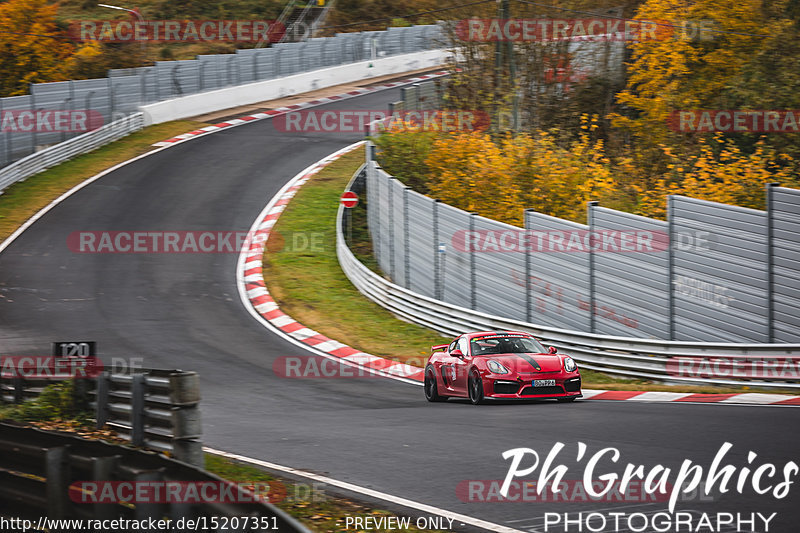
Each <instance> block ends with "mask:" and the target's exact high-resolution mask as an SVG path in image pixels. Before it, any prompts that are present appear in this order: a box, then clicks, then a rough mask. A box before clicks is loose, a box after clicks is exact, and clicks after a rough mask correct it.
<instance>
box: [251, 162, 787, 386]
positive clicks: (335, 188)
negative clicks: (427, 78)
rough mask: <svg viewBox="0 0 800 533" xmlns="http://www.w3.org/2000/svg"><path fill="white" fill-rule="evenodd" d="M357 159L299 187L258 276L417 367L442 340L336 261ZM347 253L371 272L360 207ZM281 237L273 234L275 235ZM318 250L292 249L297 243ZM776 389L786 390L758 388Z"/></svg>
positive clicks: (326, 324) (293, 308)
mask: <svg viewBox="0 0 800 533" xmlns="http://www.w3.org/2000/svg"><path fill="white" fill-rule="evenodd" d="M363 161H364V150H363V149H359V150H356V151H355V152H352V153H350V154H348V155H346V156H344V157H342V158H340V159H339V160H337V161H335V162H333V163H331V164H330V165H328V166H327V167H325V168H324V169H323V170H322V171H321V172H319V173H318V174H316V175H315V176H314V177H313V178H311V180H310V181H309V182H308V183H306V184H305V185H304V186H303V187H302V188H301V189H300V190H299V191H298V193H297V195H296V196H295V197H294V199H293V200H292V202H291V203H290V204H289V206H288V207H287V208H286V210H285V211H284V212H283V214H282V215H281V217H280V219H278V223H277V224H276V225H275V228H274V231H273V233H272V235H271V236H270V240H269V242H268V243H267V250H266V252H265V254H264V279H265V281H266V283H267V286H268V287H269V291H270V293H271V294H272V296H273V298H275V301H277V302H278V303H279V304H280V306H281V309H282V310H283V311H284V312H285V313H287V314H288V315H289V316H291V317H292V318H294V319H295V320H297V321H298V322H300V323H301V324H303V325H305V326H307V327H309V328H311V329H314V330H316V331H319V332H320V333H322V334H324V335H326V336H328V337H330V338H332V339H336V340H337V341H340V342H343V343H345V344H347V345H349V346H352V347H353V348H356V349H358V350H361V351H363V352H366V353H371V354H374V355H379V356H383V357H389V358H392V359H396V360H399V361H403V362H407V363H409V364H413V365H415V366H423V365H424V362H425V361H426V360H427V356H428V354H429V353H430V352H429V350H430V346H431V345H432V344H437V343H440V342H442V337H441V336H440V335H439V334H438V333H436V332H435V331H433V330H430V329H427V328H423V327H419V326H416V325H413V324H409V323H407V322H404V321H402V320H399V319H398V318H396V317H395V316H394V315H392V314H391V313H389V312H388V311H386V310H385V309H383V308H382V307H380V306H378V305H377V304H375V303H373V302H371V301H370V300H368V299H366V298H365V297H364V296H362V295H361V293H359V292H358V290H356V288H355V287H354V286H353V285H352V284H351V283H350V281H349V280H348V279H347V277H346V276H345V275H344V273H343V272H342V270H341V268H340V267H339V262H338V260H337V258H336V247H335V245H336V237H335V224H336V213H337V209H338V205H339V196H340V195H341V194H342V191H343V190H344V189H345V187H346V186H347V183H348V182H349V180H350V178H351V177H352V176H353V174H354V173H355V171H356V170H357V169H358V167H359V166H360V165H361V164H362V163H363ZM353 226H354V229H353V234H352V241H353V244H352V246H351V248H352V249H353V252H354V253H355V255H356V257H358V258H359V259H360V260H361V261H362V262H363V263H364V264H365V265H366V266H367V267H369V268H370V269H372V270H373V271H376V272H378V269H377V264H376V262H375V259H374V257H373V256H372V252H371V243H370V241H369V234H368V232H367V229H366V209H365V208H364V205H363V203H360V204H359V205H358V207H357V208H356V209H354V210H353ZM278 235H280V237H279V236H278ZM312 237H313V238H314V242H316V243H318V245H317V246H316V247H314V248H312V247H311V246H310V245H309V246H298V247H293V246H292V245H293V244H294V243H295V242H296V243H299V244H304V243H306V242H309V243H310V242H311V241H312ZM581 375H582V378H583V384H584V387H586V388H600V389H608V390H650V391H671V392H692V393H714V394H720V393H728V392H730V393H738V392H752V390H751V389H750V388H749V387H746V386H745V387H717V386H713V385H707V386H693V385H662V384H658V383H654V382H651V381H648V380H642V379H623V378H619V377H616V376H611V375H608V374H604V373H601V372H595V371H593V370H588V369H582V370H581ZM759 392H783V393H785V394H794V392H792V391H774V390H767V391H759Z"/></svg>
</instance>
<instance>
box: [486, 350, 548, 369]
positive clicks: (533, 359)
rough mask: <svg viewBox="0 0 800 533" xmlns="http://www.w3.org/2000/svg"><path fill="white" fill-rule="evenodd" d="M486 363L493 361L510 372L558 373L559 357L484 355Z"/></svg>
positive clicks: (522, 354) (523, 354) (544, 355)
mask: <svg viewBox="0 0 800 533" xmlns="http://www.w3.org/2000/svg"><path fill="white" fill-rule="evenodd" d="M481 357H485V358H486V359H487V361H488V360H489V359H494V360H495V361H497V362H499V363H500V364H502V365H503V366H504V367H506V368H507V369H509V370H510V371H511V372H524V373H533V372H560V371H561V370H562V368H561V357H559V356H558V355H553V354H544V353H505V354H499V355H484V356H481Z"/></svg>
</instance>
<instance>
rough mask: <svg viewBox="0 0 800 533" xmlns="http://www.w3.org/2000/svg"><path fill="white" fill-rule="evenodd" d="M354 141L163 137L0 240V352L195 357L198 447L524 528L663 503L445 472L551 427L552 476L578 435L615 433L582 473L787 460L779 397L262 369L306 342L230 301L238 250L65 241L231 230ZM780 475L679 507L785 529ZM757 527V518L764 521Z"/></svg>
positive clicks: (233, 134)
mask: <svg viewBox="0 0 800 533" xmlns="http://www.w3.org/2000/svg"><path fill="white" fill-rule="evenodd" d="M398 99H399V90H398V89H392V90H386V91H381V92H377V93H373V94H369V95H366V96H363V97H359V98H356V99H352V100H347V101H345V102H341V103H338V104H331V105H327V106H325V107H326V108H334V109H335V108H340V109H385V107H386V103H387V102H389V101H394V100H398ZM356 140H358V136H352V137H349V138H348V137H346V136H342V135H339V136H331V135H323V134H313V135H305V136H301V135H296V134H295V135H289V134H285V133H278V132H276V131H275V130H274V128H273V126H272V124H271V121H270V120H264V121H259V122H255V123H251V124H247V125H243V126H239V127H236V128H232V129H228V130H224V131H221V132H219V133H215V134H212V135H208V136H205V137H201V138H198V139H195V140H192V141H189V142H186V143H182V144H180V145H177V146H174V147H171V148H169V149H167V150H163V151H161V152H159V153H157V154H155V155H152V156H149V157H146V158H143V159H141V160H139V161H136V162H134V163H132V164H129V165H127V166H124V167H122V168H120V169H119V170H117V171H115V172H113V173H111V174H109V175H108V176H105V177H103V178H102V179H100V180H98V181H96V182H95V183H93V184H91V185H89V186H88V187H86V188H84V189H82V190H80V191H79V192H77V193H76V194H74V195H72V196H71V197H69V198H68V199H67V200H65V201H64V202H62V203H61V204H60V205H58V206H57V207H56V208H54V209H53V210H51V211H50V212H49V213H47V214H46V215H45V216H44V217H43V218H42V219H41V220H39V221H37V222H36V223H35V224H33V226H31V227H30V228H29V229H28V230H27V231H25V232H24V233H23V234H22V235H21V236H20V237H19V238H18V239H17V240H16V241H15V242H13V243H12V244H11V245H10V246H9V247H8V248H7V249H6V250H5V251H4V252H3V253H2V254H0V351H2V353H3V354H4V355H33V354H48V353H49V352H50V343H51V342H53V341H57V340H95V341H97V343H98V350H99V352H100V353H101V355H102V358H103V360H104V361H105V362H106V363H108V362H109V361H110V360H111V358H112V357H120V358H130V357H143V358H144V361H143V363H142V364H143V365H144V366H145V367H152V368H182V369H187V370H196V371H198V372H199V373H200V376H201V387H202V393H203V402H202V408H203V424H204V433H205V435H204V442H205V444H206V445H208V446H211V447H214V448H217V449H222V450H227V451H230V452H234V453H239V454H243V455H248V456H251V457H255V458H259V459H263V460H266V461H271V462H275V463H279V464H283V465H287V466H292V467H295V468H300V469H305V470H309V471H313V472H317V473H325V474H326V475H329V476H330V477H333V478H335V479H339V480H343V481H348V482H351V483H354V484H357V485H361V486H364V487H370V488H373V489H375V490H379V491H383V492H386V493H390V494H393V495H397V496H401V497H404V498H408V499H412V500H415V501H419V502H423V503H426V504H429V505H433V506H437V507H440V508H443V509H447V510H450V511H454V512H459V513H463V514H467V515H470V516H475V517H478V518H481V519H484V520H488V521H491V522H495V523H498V524H504V525H507V526H510V527H514V528H518V529H523V530H530V531H534V530H539V529H536V528H540V526H541V523H542V518H543V515H544V513H545V512H547V511H554V512H562V513H563V512H571V513H577V512H578V511H587V510H589V509H601V508H602V509H607V510H608V509H610V510H612V511H613V510H623V508H624V509H628V510H630V509H635V510H641V511H642V512H645V513H651V514H652V513H653V512H655V511H659V510H662V509H663V508H664V507H665V505H666V504H665V503H663V502H662V503H644V504H641V503H631V502H626V503H614V502H595V503H592V504H587V503H558V504H553V503H541V502H540V503H533V502H524V503H523V502H516V503H513V502H503V503H483V502H470V503H468V502H462V501H461V500H460V499H459V498H458V497H457V495H456V487H457V485H458V484H459V482H462V481H465V480H498V479H499V480H502V479H503V478H504V477H505V474H506V471H507V469H508V466H509V463H508V462H507V461H505V460H503V459H502V457H501V454H502V452H504V451H505V450H508V449H512V448H519V447H529V448H533V449H535V450H536V451H537V452H538V453H539V455H540V457H541V458H542V459H544V457H545V456H546V455H547V452H548V451H549V450H550V449H551V447H552V446H553V445H554V444H555V443H556V442H558V441H560V442H563V443H564V444H565V445H566V448H565V450H564V451H562V453H561V455H559V460H558V461H557V462H563V463H564V464H565V465H567V466H568V467H569V472H568V474H567V475H566V476H565V478H566V479H579V478H580V476H581V475H582V472H583V467H584V465H585V460H584V461H583V462H582V463H576V453H577V452H576V450H577V443H578V442H579V441H580V442H584V443H586V444H587V445H588V447H589V453H590V454H592V453H594V452H596V451H598V450H600V449H602V448H605V447H607V446H614V447H617V448H619V450H620V452H621V458H620V460H619V463H618V464H616V465H613V464H612V463H611V462H610V461H608V460H604V461H601V463H600V465H601V468H600V469H599V470H598V474H599V473H605V472H617V473H620V474H621V473H622V471H623V470H624V465H625V464H627V463H629V462H630V463H633V464H635V465H639V464H641V465H644V467H645V470H649V469H651V468H652V467H654V466H656V465H664V466H667V467H671V468H675V469H677V468H678V467H679V466H680V464H681V463H682V462H683V461H684V460H686V459H690V460H692V461H694V462H696V463H699V464H701V465H703V466H704V467H707V466H708V465H709V463H710V461H711V459H712V458H713V456H714V454H715V453H716V452H717V450H718V449H719V448H720V446H721V445H722V444H723V443H724V442H726V441H728V442H731V443H732V444H733V445H734V447H733V449H732V450H731V452H729V454H728V455H727V456H726V461H729V462H731V463H733V464H734V465H736V466H737V467H741V466H745V465H746V464H747V453H748V452H749V451H753V452H756V453H757V454H758V457H757V458H756V459H755V460H754V462H753V466H754V467H755V466H758V465H761V464H763V463H765V462H771V463H774V464H775V465H776V467H777V468H778V470H779V471H782V469H783V465H784V464H785V463H787V462H789V461H792V460H797V450H798V436H800V431H799V429H800V410H797V409H795V408H776V407H744V406H729V405H692V404H686V405H680V404H678V405H676V404H656V403H644V402H601V401H597V402H590V401H586V402H576V403H574V404H557V403H555V402H545V403H535V402H533V403H527V404H522V405H518V404H515V405H509V404H503V405H488V406H481V407H474V406H472V405H470V404H468V403H466V402H454V401H451V402H448V403H445V404H428V403H427V402H426V401H425V399H424V396H423V392H422V388H421V387H418V386H414V385H409V384H405V383H400V382H397V381H393V380H390V379H384V378H372V379H307V380H297V379H282V378H279V377H277V376H276V375H274V374H273V372H272V363H273V361H274V360H275V358H276V357H279V356H285V355H308V352H305V351H303V350H302V349H300V348H298V347H297V346H295V345H294V344H291V343H289V342H288V341H285V340H283V339H282V338H280V337H277V336H276V335H274V334H273V333H271V332H270V331H268V330H266V329H265V328H263V327H262V326H261V325H260V324H259V323H258V322H256V320H254V319H253V318H252V317H251V316H250V315H249V314H248V312H247V311H246V310H245V309H244V308H243V307H242V303H241V301H240V299H239V295H238V292H237V288H236V274H235V267H236V261H237V254H235V253H227V254H78V253H73V252H72V251H70V250H69V249H68V247H67V244H66V243H67V236H68V235H69V234H70V233H72V232H76V231H115V230H120V231H171V230H211V231H247V230H248V229H249V227H250V225H251V224H252V222H253V220H254V219H255V217H256V216H257V215H258V213H259V212H260V211H261V209H262V208H263V207H264V205H266V203H267V202H268V201H269V199H270V198H271V197H272V196H273V195H274V194H275V193H276V192H277V191H278V190H279V189H280V187H281V186H282V185H283V184H284V183H285V182H286V181H288V180H289V179H290V178H291V177H293V176H294V175H295V174H296V173H297V172H299V171H300V170H302V169H303V168H305V167H306V166H308V165H309V164H311V163H313V162H315V161H317V160H319V159H321V158H322V157H324V156H326V155H328V154H330V153H331V152H334V151H335V150H337V149H339V148H341V147H343V146H345V145H347V144H350V143H352V142H354V141H356ZM326 245H328V246H332V245H333V243H326ZM438 342H440V341H439V339H437V338H435V337H433V338H431V344H435V343H438ZM537 474H538V471H537ZM673 479H674V476H673ZM765 479H766V478H765ZM781 480H782V479H781ZM767 484H768V483H764V485H767ZM793 489H794V490H791V491H790V492H789V496H788V497H787V498H784V499H781V500H776V499H775V498H774V497H772V496H771V495H764V496H758V495H756V494H755V493H754V491H753V490H752V488H750V486H749V483H748V485H747V486H746V488H745V491H744V495H738V494H736V491H735V490H733V491H731V492H729V493H728V494H725V495H724V496H722V497H721V498H715V501H713V502H708V501H699V500H694V501H689V502H682V503H679V504H678V508H679V509H680V510H692V511H699V512H714V513H716V512H730V513H736V512H740V513H746V514H747V518H749V513H751V512H760V513H762V514H766V515H769V513H771V512H778V516H777V517H776V518H775V519H774V520H773V521H772V522H771V523H770V527H769V531H773V532H778V533H792V532H795V531H798V526H797V525H796V524H797V523H798V521H799V520H800V496H798V494H800V489H798V488H796V487H793ZM758 524H760V522H758V523H757V527H756V528H755V530H756V531H766V529H765V528H763V527H758ZM541 530H542V531H543V529H541ZM550 531H561V530H560V529H553V528H551V529H550ZM570 531H577V527H575V528H573V529H570ZM584 531H587V530H586V529H584ZM622 531H625V530H622ZM639 531H641V530H639ZM646 531H650V530H649V529H648V530H646ZM682 531H688V530H687V529H683V530H682ZM724 531H728V530H727V529H726V530H724ZM729 531H732V532H733V531H736V529H734V528H731V529H729ZM748 531H749V529H748Z"/></svg>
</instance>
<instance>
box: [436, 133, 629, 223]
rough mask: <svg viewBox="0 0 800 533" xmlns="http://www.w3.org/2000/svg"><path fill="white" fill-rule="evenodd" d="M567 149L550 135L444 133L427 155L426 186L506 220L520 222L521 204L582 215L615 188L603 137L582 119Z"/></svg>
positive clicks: (450, 199)
mask: <svg viewBox="0 0 800 533" xmlns="http://www.w3.org/2000/svg"><path fill="white" fill-rule="evenodd" d="M583 127H584V130H583V131H582V133H581V135H580V138H579V140H578V141H576V142H575V143H573V144H572V146H571V147H570V149H568V150H565V149H563V148H560V147H559V146H558V145H557V144H556V142H555V140H554V138H553V137H552V135H550V134H549V133H546V132H539V133H537V134H535V135H527V134H522V135H518V136H516V137H511V136H507V137H504V138H503V139H501V140H500V141H499V142H498V143H495V142H494V141H492V139H491V138H490V137H489V135H487V134H484V133H468V134H461V135H455V136H445V137H442V138H440V139H439V140H437V141H436V142H435V143H434V145H433V148H432V150H431V152H430V154H429V155H428V158H427V161H426V163H427V165H428V167H429V169H430V172H431V175H430V185H429V188H430V192H431V194H432V195H433V196H435V197H436V198H438V199H440V200H442V201H443V202H445V203H448V204H450V205H454V206H456V207H459V208H461V209H465V210H467V211H472V212H476V213H478V214H480V215H482V216H486V217H488V218H492V219H495V220H500V221H502V222H506V223H509V224H515V225H522V223H523V209H525V208H532V209H535V210H536V211H539V212H541V213H545V214H548V215H552V216H557V217H561V218H567V219H570V220H575V221H583V220H584V219H585V214H586V202H588V201H589V200H600V201H603V200H604V199H610V198H611V197H612V196H613V194H614V191H615V190H616V183H615V181H614V179H613V177H612V171H611V167H610V164H609V161H608V160H607V159H606V158H605V156H604V155H603V145H602V142H600V141H597V142H592V141H590V138H589V133H588V132H589V130H591V129H592V128H596V127H597V125H596V124H595V123H591V124H589V123H588V122H587V123H585V124H584V126H583Z"/></svg>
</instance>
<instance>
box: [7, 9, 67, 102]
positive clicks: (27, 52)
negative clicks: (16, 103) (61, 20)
mask: <svg viewBox="0 0 800 533" xmlns="http://www.w3.org/2000/svg"><path fill="white" fill-rule="evenodd" d="M55 14H56V6H55V5H47V3H46V2H45V0H8V1H7V2H3V3H0V95H2V96H15V95H20V94H27V93H28V85H29V84H30V83H37V82H46V81H53V80H58V79H64V76H65V75H66V72H67V70H68V68H69V66H68V64H67V61H66V60H67V58H69V57H70V55H71V54H72V53H73V51H74V50H75V46H74V45H73V44H72V43H71V42H70V41H68V40H66V39H64V34H63V32H61V31H60V30H59V29H58V27H57V26H56V23H55Z"/></svg>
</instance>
